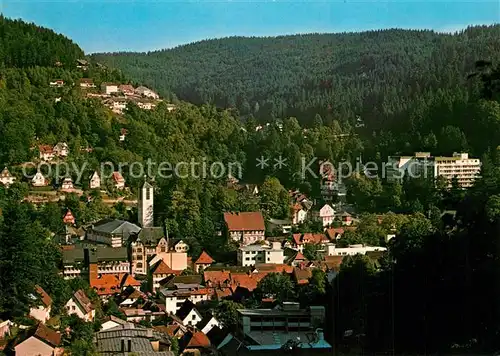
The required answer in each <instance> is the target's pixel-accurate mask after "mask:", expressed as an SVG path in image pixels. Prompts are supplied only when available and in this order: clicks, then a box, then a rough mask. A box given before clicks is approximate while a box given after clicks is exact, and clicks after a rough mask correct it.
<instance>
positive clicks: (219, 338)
mask: <svg viewBox="0 0 500 356" xmlns="http://www.w3.org/2000/svg"><path fill="white" fill-rule="evenodd" d="M229 334H231V332H230V331H229V329H227V328H224V329H221V328H219V327H218V326H217V325H216V326H214V327H213V328H212V329H210V331H209V332H208V333H207V337H208V339H209V340H210V343H211V344H212V345H214V347H216V348H217V347H218V346H219V345H220V344H221V342H223V341H224V340H225V339H226V337H227V336H228V335H229Z"/></svg>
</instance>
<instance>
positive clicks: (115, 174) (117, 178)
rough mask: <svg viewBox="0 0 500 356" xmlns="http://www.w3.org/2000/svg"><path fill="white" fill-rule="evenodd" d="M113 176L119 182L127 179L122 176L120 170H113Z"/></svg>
mask: <svg viewBox="0 0 500 356" xmlns="http://www.w3.org/2000/svg"><path fill="white" fill-rule="evenodd" d="M112 178H113V180H114V181H115V182H117V183H120V182H123V181H125V179H123V176H122V174H121V173H120V172H113V177H112Z"/></svg>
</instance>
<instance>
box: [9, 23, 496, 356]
mask: <svg viewBox="0 0 500 356" xmlns="http://www.w3.org/2000/svg"><path fill="white" fill-rule="evenodd" d="M0 45H1V46H0V137H1V138H2V139H1V140H0V163H1V164H2V166H4V165H7V166H9V168H10V169H11V171H12V172H13V173H14V174H15V175H16V176H17V177H18V183H16V184H13V185H12V186H11V187H10V188H9V189H5V188H3V187H0V209H1V210H0V212H1V213H0V271H1V273H0V318H9V317H19V316H20V315H24V314H23V313H25V312H26V308H27V306H28V305H29V304H30V303H32V302H30V300H29V298H28V295H29V293H30V292H31V291H32V290H33V286H34V284H40V285H42V286H43V288H44V289H45V290H47V292H48V293H49V294H50V295H51V296H53V297H54V300H55V303H54V305H55V308H60V307H61V306H62V305H63V304H62V303H64V301H65V300H67V298H68V295H70V294H71V291H72V290H74V289H75V287H74V286H71V285H70V284H68V282H67V281H64V280H63V279H62V277H61V276H60V275H59V274H58V271H59V267H60V263H61V256H60V250H59V249H58V247H57V244H56V242H57V241H56V236H57V233H58V232H60V231H59V229H61V225H62V223H61V216H62V214H63V213H64V212H65V211H66V210H67V209H68V208H70V209H71V211H72V212H73V214H74V215H75V217H76V220H77V227H80V226H82V225H84V224H86V223H92V222H93V221H96V220H98V219H100V218H103V217H108V216H113V217H119V218H124V219H130V220H132V219H133V218H131V216H133V215H134V214H130V215H128V213H127V212H126V211H125V209H124V207H123V206H119V205H117V206H114V207H112V208H111V207H105V206H104V205H103V204H102V202H100V201H99V199H98V198H97V197H94V198H93V199H88V197H87V196H82V197H81V198H80V197H77V196H76V195H71V194H69V195H68V196H67V198H66V200H65V201H64V202H58V203H48V204H45V205H43V206H34V205H33V204H31V203H28V202H24V203H20V201H21V200H22V199H23V197H24V195H26V194H27V191H28V184H27V181H26V180H23V179H22V176H21V174H20V172H21V166H20V165H21V164H22V163H24V162H26V161H29V160H31V159H33V158H36V157H37V152H36V148H35V150H32V148H33V147H37V145H39V144H55V143H57V142H59V141H66V142H68V144H69V148H70V155H69V156H68V159H67V161H68V162H69V163H71V162H75V163H77V164H80V165H81V164H83V162H87V163H88V167H87V170H88V172H87V175H90V173H92V172H93V171H94V169H96V168H98V164H99V162H105V161H111V162H113V163H118V162H134V161H138V162H144V161H145V160H147V159H148V158H150V159H152V160H153V161H156V162H161V161H167V162H171V163H173V164H175V163H176V162H180V161H187V162H189V161H190V159H191V158H199V157H206V158H207V160H208V161H209V162H213V161H220V162H223V163H224V164H225V165H227V164H228V163H230V162H234V161H238V162H242V164H243V177H242V178H243V179H242V180H243V181H246V182H249V183H258V184H260V193H259V196H258V197H256V196H254V195H253V194H251V193H249V192H247V191H244V190H240V191H237V190H235V189H230V188H229V187H228V186H227V182H226V180H225V179H194V178H188V179H180V178H172V179H158V180H157V181H156V182H155V184H156V186H157V189H156V197H155V223H156V224H158V225H160V224H165V225H166V226H167V227H168V229H169V233H170V236H171V237H176V238H182V239H184V241H186V242H187V243H189V245H190V247H191V250H190V253H191V254H192V255H193V256H196V255H197V254H199V253H200V252H201V250H202V249H204V250H206V251H208V253H210V255H211V256H213V257H214V258H215V259H217V260H219V259H223V255H224V252H227V251H230V250H231V248H233V250H234V247H233V246H228V244H227V241H225V240H224V239H223V238H222V237H221V236H219V235H218V234H217V232H218V231H219V230H220V229H221V223H222V218H221V215H222V212H224V211H254V210H259V209H260V210H262V211H263V213H264V215H265V217H266V218H268V217H277V218H283V217H286V215H287V214H288V213H289V211H288V208H289V203H290V202H289V200H288V192H287V190H289V189H297V188H299V189H300V190H301V191H302V192H304V193H306V194H307V195H309V196H310V197H311V198H312V199H317V201H318V203H320V202H321V201H320V199H321V195H320V193H319V192H318V191H317V189H318V188H317V186H318V185H319V184H318V183H319V182H318V181H317V180H314V179H305V180H304V179H301V177H300V176H298V175H297V174H294V173H296V172H297V171H298V170H300V166H301V162H300V161H301V157H305V158H306V159H310V158H312V157H318V158H319V159H329V160H331V161H332V162H339V161H342V160H348V161H354V160H355V159H356V158H357V157H359V156H362V157H363V158H364V159H365V160H367V159H375V160H376V161H382V160H385V159H386V156H387V155H389V154H394V153H396V152H412V151H422V150H431V151H432V152H433V153H435V154H439V153H443V154H447V155H449V154H451V153H452V152H453V151H459V150H467V151H469V152H470V153H471V155H475V156H478V157H480V158H482V161H483V167H482V173H481V175H482V178H481V179H478V180H477V182H476V184H475V186H474V187H473V188H471V189H469V190H467V191H464V190H461V189H455V187H453V188H452V189H445V188H443V187H441V186H440V185H439V184H435V182H434V181H432V180H424V179H422V180H415V181H405V182H404V183H403V184H398V183H395V184H388V183H387V182H385V181H383V180H381V179H368V178H366V177H364V176H362V175H356V176H353V177H351V179H349V181H348V182H347V185H348V188H349V195H348V197H347V199H348V200H349V201H350V202H352V203H353V204H354V205H355V206H356V208H357V210H358V212H359V213H360V216H361V226H362V227H360V228H359V229H358V231H357V232H356V233H353V234H351V235H350V236H348V237H349V239H351V240H352V241H353V242H366V241H373V240H375V241H376V240H378V239H379V237H382V238H383V237H384V236H386V234H387V231H393V229H396V237H395V238H394V239H392V240H391V242H389V243H388V245H387V247H388V252H387V253H386V254H385V256H384V257H383V258H382V259H381V260H380V263H379V264H377V265H374V264H373V262H372V261H371V260H369V259H367V258H364V257H362V256H357V257H353V258H349V259H346V262H345V263H343V265H342V266H341V269H340V271H339V274H338V275H337V277H336V278H335V280H334V283H333V285H332V286H330V287H328V288H327V290H328V292H327V294H326V296H323V299H322V302H323V303H324V304H326V305H327V306H328V309H329V310H330V311H331V310H333V311H334V312H333V314H330V315H333V318H332V319H333V320H331V321H332V322H331V326H332V327H329V328H328V330H327V336H328V338H329V340H335V341H336V343H335V344H336V346H338V348H339V349H341V350H342V351H345V353H346V354H349V352H350V353H351V354H355V355H359V354H362V353H363V354H375V353H376V352H381V353H391V354H415V353H420V354H424V353H425V354H432V353H437V354H451V353H454V352H456V353H457V354H472V355H477V354H487V353H490V352H494V351H498V349H500V341H499V340H500V339H499V337H498V335H499V333H500V327H499V325H500V323H499V322H500V287H499V283H498V280H499V277H500V253H499V251H500V239H499V236H500V154H499V153H500V152H499V150H498V146H499V144H500V85H499V83H500V77H499V76H500V74H499V73H500V70H499V68H498V67H496V65H498V63H499V62H500V61H499V60H500V51H499V48H500V26H492V27H473V28H469V29H467V30H465V31H464V32H461V33H459V34H456V35H445V34H437V33H434V32H432V31H401V30H387V31H376V32H366V33H360V34H338V35H316V34H315V35H303V36H285V37H277V38H264V39H263V38H249V39H248V38H245V39H244V38H229V39H221V40H210V41H203V42H199V43H195V44H191V45H187V46H182V47H179V48H176V49H173V50H166V51H160V52H152V53H148V54H137V53H119V54H106V55H94V56H91V57H90V64H89V66H88V68H85V69H78V68H76V66H75V60H76V59H78V58H80V57H82V56H83V52H82V50H81V49H80V48H79V47H78V46H77V45H75V44H74V43H73V42H72V41H71V40H69V39H67V38H65V37H63V36H61V35H59V34H56V33H54V32H52V31H50V30H47V29H43V28H40V27H38V26H36V25H33V24H26V23H23V22H21V21H12V20H9V19H5V18H3V17H0ZM57 62H60V63H61V65H59V64H56V63H57ZM98 64H99V65H98ZM103 65H105V67H103ZM80 78H92V79H93V81H94V83H95V84H96V85H97V86H99V85H100V83H101V82H104V81H114V82H118V83H129V82H131V83H134V84H146V85H149V86H151V87H152V88H153V89H157V90H159V91H160V93H161V94H162V95H164V97H165V98H167V99H169V100H172V101H174V102H175V103H176V105H177V109H176V110H174V111H169V110H168V108H167V106H166V105H165V104H159V105H158V107H157V108H156V109H154V110H151V111H144V110H140V109H139V108H138V107H136V106H134V105H130V107H128V108H127V109H126V111H125V113H124V114H123V115H115V114H113V113H112V112H111V111H110V110H109V109H108V108H107V107H105V106H104V105H102V103H101V101H99V100H96V99H92V98H87V97H85V96H84V95H83V93H82V90H81V89H80V88H79V86H78V85H75V83H77V81H78V79H80ZM56 79H62V80H64V82H65V85H64V86H63V87H57V88H54V87H51V86H50V85H49V82H51V81H53V80H56ZM59 99H60V100H59ZM167 101H168V100H167ZM358 118H359V120H358ZM267 122H270V123H271V124H270V125H269V126H266V127H265V128H264V129H262V130H259V131H256V130H255V127H256V126H257V125H259V123H261V124H262V123H267ZM275 123H280V126H278V125H275ZM363 124H364V126H363ZM264 126H265V125H264ZM122 129H126V130H128V135H127V139H126V140H125V141H124V142H120V141H119V139H118V137H119V135H120V132H121V130H122ZM82 148H84V149H86V148H92V150H90V151H89V150H82ZM261 155H265V156H267V157H278V156H280V155H282V156H283V157H285V158H287V160H288V161H287V162H288V166H287V168H286V169H281V170H279V169H275V168H274V167H273V166H270V167H267V168H266V169H263V170H260V169H256V167H255V163H256V160H255V159H256V158H257V157H260V156H261ZM49 178H50V177H49ZM125 179H126V180H127V184H128V185H130V187H131V188H132V191H133V193H135V191H134V190H135V188H136V187H137V186H138V185H139V183H140V181H139V180H135V181H134V180H133V179H129V177H128V176H126V175H125ZM446 210H455V211H456V217H453V216H450V215H449V214H444V212H445V211H446ZM395 213H400V214H395ZM374 214H384V218H385V219H386V220H385V222H384V224H383V225H380V224H378V223H377V217H376V216H375V215H374ZM301 229H305V230H303V231H301V232H306V231H310V230H312V229H314V227H312V226H305V227H301ZM346 238H347V237H346ZM333 325H334V326H335V327H333ZM348 330H350V331H352V332H351V334H353V335H354V336H353V337H352V338H349V337H348V335H349V333H347V334H346V333H345V331H348ZM85 335H86V336H85V340H84V337H83V336H82V337H80V336H78V337H74V338H73V339H72V340H68V342H67V344H68V345H69V347H68V348H69V349H70V351H71V352H73V354H75V355H79V354H86V355H87V354H91V353H88V352H89V351H88V350H89V349H91V348H92V346H91V344H92V342H91V339H92V330H90V331H88V330H87V331H86V333H85ZM346 335H347V336H346ZM80 338H81V340H84V341H82V342H83V343H84V344H85V345H81V343H80V344H78V343H77V341H81V340H80ZM359 347H362V351H361V350H360V349H359ZM79 348H80V349H79ZM82 349H83V350H85V351H81V350H82ZM79 352H80V353H79Z"/></svg>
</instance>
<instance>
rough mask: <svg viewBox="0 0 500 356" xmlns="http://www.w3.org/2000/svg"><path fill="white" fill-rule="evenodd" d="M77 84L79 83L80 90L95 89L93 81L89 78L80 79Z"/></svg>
mask: <svg viewBox="0 0 500 356" xmlns="http://www.w3.org/2000/svg"><path fill="white" fill-rule="evenodd" d="M79 83H80V88H83V89H88V88H95V84H94V81H93V80H92V79H90V78H81V79H80V80H79Z"/></svg>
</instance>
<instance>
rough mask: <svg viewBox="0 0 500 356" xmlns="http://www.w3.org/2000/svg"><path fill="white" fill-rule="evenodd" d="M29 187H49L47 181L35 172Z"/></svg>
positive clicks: (39, 173)
mask: <svg viewBox="0 0 500 356" xmlns="http://www.w3.org/2000/svg"><path fill="white" fill-rule="evenodd" d="M31 185H32V186H34V187H46V186H47V185H49V180H48V179H46V178H45V177H44V176H43V174H42V173H41V172H36V174H35V175H34V176H33V178H32V179H31Z"/></svg>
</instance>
